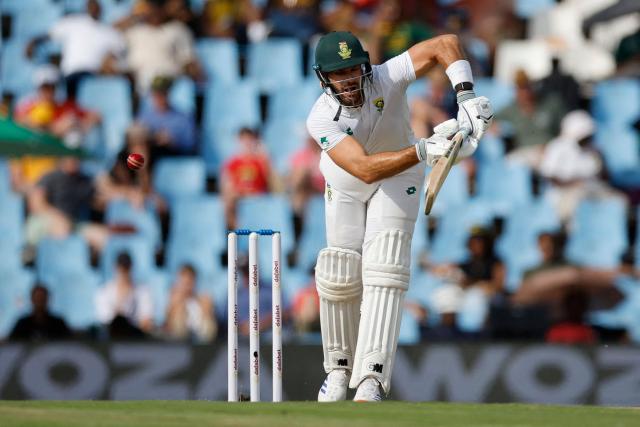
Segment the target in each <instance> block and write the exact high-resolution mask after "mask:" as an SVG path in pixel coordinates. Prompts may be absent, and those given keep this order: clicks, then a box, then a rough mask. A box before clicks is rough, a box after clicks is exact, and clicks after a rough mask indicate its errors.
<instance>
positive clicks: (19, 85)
mask: <svg viewBox="0 0 640 427" xmlns="http://www.w3.org/2000/svg"><path fill="white" fill-rule="evenodd" d="M25 47H26V41H24V40H8V41H3V42H2V49H1V50H0V51H1V56H0V59H1V60H2V70H1V71H2V74H1V77H2V89H3V91H5V92H12V93H13V94H14V95H15V96H16V99H17V100H19V99H20V98H22V97H24V96H25V95H27V94H29V93H30V92H32V91H33V89H34V84H33V73H34V71H35V69H36V68H37V66H36V64H35V63H33V62H32V61H30V60H29V59H28V58H27V57H26V56H25V54H24V53H25Z"/></svg>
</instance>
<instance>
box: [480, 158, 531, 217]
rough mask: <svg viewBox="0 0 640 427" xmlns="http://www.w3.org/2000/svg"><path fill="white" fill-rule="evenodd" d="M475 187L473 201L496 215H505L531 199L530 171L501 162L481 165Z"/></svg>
mask: <svg viewBox="0 0 640 427" xmlns="http://www.w3.org/2000/svg"><path fill="white" fill-rule="evenodd" d="M476 185H477V191H476V196H475V200H476V201H478V202H481V203H485V204H486V205H487V207H488V208H490V209H491V210H492V211H493V212H494V214H496V215H506V214H508V213H509V211H511V210H512V209H513V208H515V207H517V206H519V205H526V204H528V203H529V202H530V201H531V199H532V197H533V190H532V188H531V186H532V182H531V170H530V169H529V168H528V167H526V166H524V165H520V164H516V163H507V162H505V161H502V160H497V161H495V162H492V163H486V164H483V165H482V167H481V168H479V170H478V176H477V184H476Z"/></svg>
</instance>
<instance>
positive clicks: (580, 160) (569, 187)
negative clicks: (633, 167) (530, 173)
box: [540, 110, 614, 222]
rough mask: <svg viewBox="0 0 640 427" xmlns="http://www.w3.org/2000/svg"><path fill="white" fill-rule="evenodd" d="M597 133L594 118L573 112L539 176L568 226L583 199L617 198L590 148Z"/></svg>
mask: <svg viewBox="0 0 640 427" xmlns="http://www.w3.org/2000/svg"><path fill="white" fill-rule="evenodd" d="M594 132H595V122H594V121H593V119H592V118H591V116H590V115H589V114H588V113H587V112H586V111H581V110H578V111H573V112H571V113H569V114H567V115H566V116H565V117H564V119H562V130H561V132H560V135H559V136H558V137H557V138H555V139H553V140H552V141H551V142H549V144H548V145H547V147H546V149H545V150H544V154H543V157H542V160H541V164H540V173H541V175H542V176H543V177H545V178H546V179H547V180H548V181H549V183H550V188H549V189H548V190H547V193H546V195H547V197H548V198H549V200H550V201H551V202H552V204H553V205H554V207H555V209H556V211H557V213H558V215H559V217H560V219H561V220H563V221H565V222H566V221H569V219H571V217H572V216H573V213H574V212H575V210H576V208H577V206H578V204H579V203H580V201H581V200H583V199H584V198H586V197H606V196H611V195H613V194H614V193H613V190H611V189H609V187H608V186H607V185H606V183H605V182H604V181H603V180H602V179H600V175H601V173H602V160H601V159H600V155H599V153H598V152H597V151H595V149H593V147H592V146H591V140H592V138H593V134H594Z"/></svg>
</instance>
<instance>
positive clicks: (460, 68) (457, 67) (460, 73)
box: [446, 59, 473, 88]
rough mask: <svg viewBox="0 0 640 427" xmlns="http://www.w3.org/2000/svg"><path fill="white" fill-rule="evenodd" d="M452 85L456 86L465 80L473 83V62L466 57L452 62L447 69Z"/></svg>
mask: <svg viewBox="0 0 640 427" xmlns="http://www.w3.org/2000/svg"><path fill="white" fill-rule="evenodd" d="M446 73H447V76H448V77H449V80H451V86H453V87H454V88H455V87H456V86H457V85H458V84H460V83H463V82H469V83H473V74H471V64H469V61H467V60H465V59H459V60H457V61H455V62H454V63H452V64H450V65H449V66H448V67H447V70H446Z"/></svg>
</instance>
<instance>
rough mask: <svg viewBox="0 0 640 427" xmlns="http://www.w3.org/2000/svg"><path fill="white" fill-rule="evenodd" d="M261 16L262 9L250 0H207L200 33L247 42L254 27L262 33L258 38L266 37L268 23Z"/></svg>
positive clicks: (201, 19) (201, 17) (203, 9)
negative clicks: (250, 30)
mask: <svg viewBox="0 0 640 427" xmlns="http://www.w3.org/2000/svg"><path fill="white" fill-rule="evenodd" d="M260 18H261V17H260V10H259V9H258V8H257V7H256V6H254V4H253V2H252V1H250V0H207V2H206V3H205V4H204V7H203V8H202V14H201V15H200V33H201V34H202V35H203V36H205V37H227V38H235V39H236V40H238V42H240V43H247V42H248V32H249V28H252V27H254V31H255V29H259V31H258V32H259V33H261V34H262V35H260V36H257V35H256V36H257V37H256V38H259V39H261V38H264V37H266V31H267V29H266V24H264V23H263V22H262V21H261V20H260Z"/></svg>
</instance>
